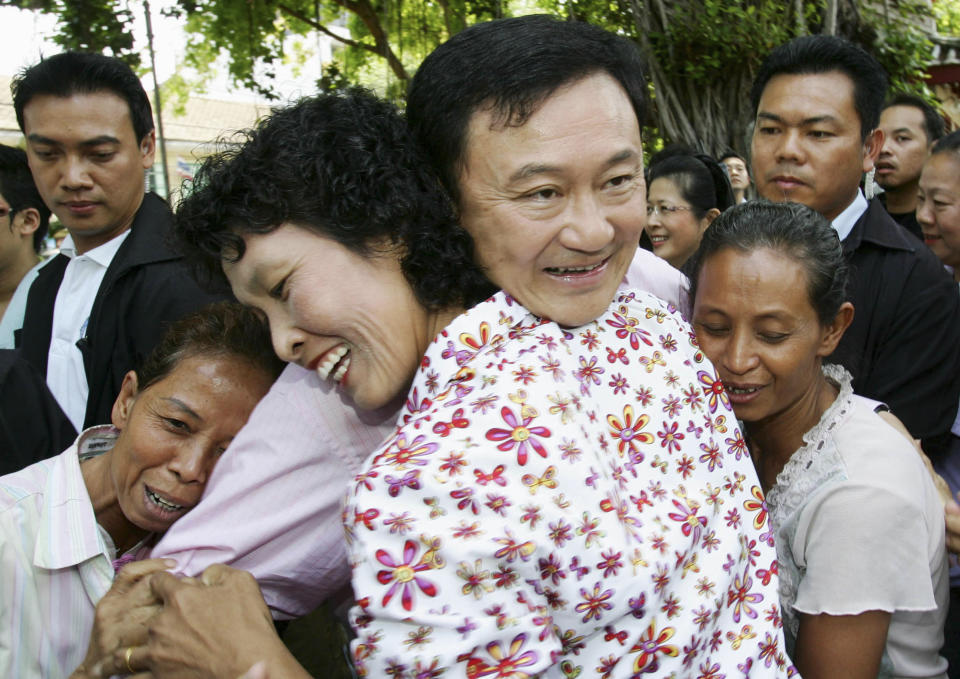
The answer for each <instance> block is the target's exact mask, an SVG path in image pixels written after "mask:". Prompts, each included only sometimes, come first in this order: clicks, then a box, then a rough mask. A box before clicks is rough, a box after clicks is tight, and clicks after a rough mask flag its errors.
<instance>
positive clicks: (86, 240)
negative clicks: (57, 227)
mask: <svg viewBox="0 0 960 679" xmlns="http://www.w3.org/2000/svg"><path fill="white" fill-rule="evenodd" d="M129 230H130V224H129V223H128V224H126V225H125V226H120V227H118V228H116V229H112V230H110V231H109V232H104V233H98V234H96V235H95V236H84V235H79V236H78V235H77V234H75V233H73V232H72V231H71V232H70V237H71V238H72V239H73V247H74V248H76V252H77V255H85V254H87V253H88V252H90V251H91V250H95V249H96V248H98V247H100V246H101V245H106V244H107V243H109V242H110V241H112V240H113V239H114V238H117V237H118V236H122V235H123V234H125V233H126V232H127V231H129Z"/></svg>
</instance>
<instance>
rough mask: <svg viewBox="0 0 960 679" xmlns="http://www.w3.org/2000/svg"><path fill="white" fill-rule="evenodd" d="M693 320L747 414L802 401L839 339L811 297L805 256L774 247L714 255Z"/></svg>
mask: <svg viewBox="0 0 960 679" xmlns="http://www.w3.org/2000/svg"><path fill="white" fill-rule="evenodd" d="M693 326H694V329H695V330H696V333H697V339H698V341H699V343H700V347H701V348H702V349H703V353H705V354H706V355H707V357H708V358H709V359H710V360H711V361H712V362H713V364H714V366H715V367H716V369H717V372H718V373H719V374H720V377H721V379H722V380H723V383H724V386H725V387H726V389H727V393H728V394H729V396H730V402H731V404H732V405H733V410H734V412H735V413H736V415H737V417H738V418H740V419H742V420H744V421H745V422H758V421H763V420H766V419H768V418H771V417H775V416H776V415H778V414H780V413H783V412H785V411H788V410H789V409H790V408H791V406H793V405H794V404H797V403H799V402H800V401H801V400H802V399H803V398H804V397H805V395H806V394H808V393H809V392H810V391H811V386H812V385H813V384H814V382H815V381H816V380H818V379H819V376H820V363H821V359H822V358H823V357H824V356H827V355H829V354H830V353H832V352H833V349H834V348H835V347H836V343H837V341H839V337H835V336H834V334H833V333H832V332H831V330H830V328H827V327H824V326H823V325H821V323H820V320H819V319H818V317H817V313H816V310H815V309H814V308H813V306H812V305H811V303H810V298H809V293H808V277H807V272H806V271H805V269H804V267H803V264H802V263H800V262H798V261H797V260H795V259H794V258H792V257H790V256H788V255H785V254H783V253H780V252H777V251H774V250H770V249H768V248H758V249H755V250H752V251H750V252H742V251H740V250H736V249H733V248H726V249H723V250H720V251H718V252H716V253H715V254H712V255H710V256H709V258H708V259H707V260H706V261H705V262H704V263H703V265H702V269H701V271H700V277H699V283H698V287H697V296H696V299H695V300H694V308H693Z"/></svg>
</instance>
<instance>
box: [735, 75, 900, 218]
mask: <svg viewBox="0 0 960 679" xmlns="http://www.w3.org/2000/svg"><path fill="white" fill-rule="evenodd" d="M881 143H882V134H881V133H880V132H879V131H873V132H871V133H870V134H869V135H867V138H866V141H864V140H863V139H862V137H861V133H860V116H859V115H857V111H856V109H855V108H854V103H853V81H852V80H851V79H850V78H849V77H848V76H847V75H845V74H844V73H841V72H840V71H828V72H826V73H806V74H799V75H797V74H781V75H776V76H774V77H773V78H771V79H770V81H769V82H768V83H767V85H766V87H765V88H764V90H763V94H762V95H761V97H760V104H759V106H758V107H757V119H756V126H755V127H754V131H753V143H752V154H751V157H752V161H753V179H754V182H755V183H756V187H757V191H758V193H759V194H760V195H761V196H762V197H763V198H766V199H768V200H773V201H788V200H789V201H795V202H798V203H803V204H804V205H807V206H809V207H812V208H813V209H814V210H816V211H817V212H819V213H820V214H822V215H823V216H824V217H826V218H827V219H830V220H833V219H834V218H836V217H837V215H839V214H840V213H841V212H843V210H844V209H846V207H847V206H848V205H850V203H851V202H853V199H854V198H855V197H856V194H857V189H858V186H859V184H860V178H861V176H862V174H863V173H864V172H868V171H869V170H871V169H873V163H874V160H875V159H876V156H877V154H878V153H879V151H880V144H881Z"/></svg>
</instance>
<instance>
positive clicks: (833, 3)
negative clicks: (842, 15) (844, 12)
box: [823, 0, 839, 35]
mask: <svg viewBox="0 0 960 679" xmlns="http://www.w3.org/2000/svg"><path fill="white" fill-rule="evenodd" d="M838 9H839V5H838V3H837V0H827V8H826V10H825V11H824V15H823V33H824V35H836V34H837V10H838Z"/></svg>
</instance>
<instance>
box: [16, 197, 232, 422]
mask: <svg viewBox="0 0 960 679" xmlns="http://www.w3.org/2000/svg"><path fill="white" fill-rule="evenodd" d="M172 226H173V213H172V212H171V211H170V208H169V207H167V204H166V203H165V202H164V201H163V199H161V198H160V197H159V196H157V195H155V194H153V193H148V194H146V195H145V196H144V198H143V204H142V205H141V206H140V209H139V210H138V211H137V214H136V216H135V217H134V221H133V225H132V226H131V230H130V235H129V236H128V237H127V239H126V240H125V241H124V242H123V244H122V245H121V246H120V249H119V250H118V251H117V254H116V256H115V257H114V258H113V261H112V262H111V263H110V266H109V267H108V268H107V272H106V275H105V276H104V278H103V282H102V283H101V284H100V289H99V290H98V291H97V297H96V299H95V300H94V303H93V309H92V311H91V312H90V321H89V323H88V324H87V334H86V337H84V338H83V339H81V340H80V342H78V346H80V348H81V351H82V352H83V358H84V368H85V370H86V374H87V384H88V386H89V388H90V393H89V397H88V399H87V412H86V416H85V418H84V425H83V426H84V428H86V427H91V426H93V425H95V424H106V423H109V422H110V411H111V409H112V408H113V402H114V400H115V399H116V397H117V394H119V393H120V385H121V383H122V382H123V376H124V375H125V374H126V373H127V371H128V370H134V369H136V367H137V366H139V365H140V364H141V363H142V362H143V360H144V358H146V356H147V354H149V353H150V350H151V349H153V347H154V345H155V344H156V343H157V342H158V341H159V340H160V338H161V336H162V335H163V332H164V330H165V329H166V327H167V325H169V323H170V322H171V321H175V320H177V319H179V318H181V317H182V316H184V315H185V314H187V313H189V312H191V311H195V310H196V309H199V308H200V307H202V306H204V305H206V304H209V303H210V302H213V301H215V300H218V299H223V295H212V294H210V293H208V292H206V291H204V290H203V289H201V288H200V286H199V285H198V284H197V282H196V281H195V280H194V279H193V277H192V276H191V275H190V273H189V272H188V270H187V268H186V266H185V265H184V263H183V260H182V258H181V257H180V256H179V255H178V254H176V253H174V252H173V250H172V249H171V248H170V247H169V245H168V243H167V239H168V238H169V235H170V231H171V228H172ZM68 262H69V259H68V258H67V257H66V256H64V255H58V256H57V258H56V259H55V260H54V261H52V262H50V264H48V265H47V266H45V267H43V268H42V269H41V270H40V274H39V276H37V279H36V280H35V281H34V282H33V285H32V286H31V287H30V293H29V295H28V297H27V309H26V313H25V315H24V319H23V330H22V331H21V333H20V336H19V342H18V345H17V346H18V347H19V348H20V350H21V352H22V353H23V356H24V358H25V359H27V360H28V361H29V362H30V363H32V364H33V365H34V366H36V368H37V370H39V371H40V373H41V374H42V375H44V376H46V374H47V354H48V353H49V349H50V335H51V332H52V329H53V307H54V303H55V302H56V299H57V290H58V289H59V287H60V283H61V281H62V280H63V274H64V271H65V270H66V267H67V263H68Z"/></svg>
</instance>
